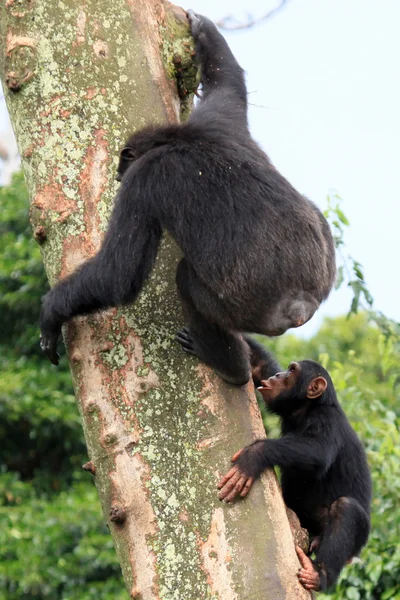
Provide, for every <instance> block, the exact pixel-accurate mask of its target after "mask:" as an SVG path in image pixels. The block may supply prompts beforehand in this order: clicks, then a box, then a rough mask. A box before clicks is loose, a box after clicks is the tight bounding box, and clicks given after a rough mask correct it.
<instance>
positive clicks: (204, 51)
mask: <svg viewBox="0 0 400 600" xmlns="http://www.w3.org/2000/svg"><path fill="white" fill-rule="evenodd" d="M186 14H187V17H188V19H189V23H190V28H191V31H192V35H193V38H194V41H195V46H196V59H197V62H198V63H199V64H200V69H201V84H202V97H201V100H200V102H199V105H198V106H197V107H196V110H194V111H193V113H192V115H191V116H190V118H189V121H190V122H192V123H201V125H202V127H203V126H207V127H211V128H213V127H214V125H215V126H216V127H219V128H220V129H221V126H222V125H223V124H224V123H225V124H229V123H230V124H231V133H232V134H234V133H237V132H238V129H242V126H244V128H245V130H246V131H247V90H246V83H245V79H244V71H243V69H242V68H241V66H240V65H239V63H238V62H237V60H236V58H235V57H234V55H233V53H232V50H231V49H230V48H229V46H228V44H227V42H226V40H225V39H224V37H223V35H222V34H221V33H220V32H219V31H218V29H217V27H216V26H215V24H214V23H213V22H212V21H211V20H210V19H208V18H207V17H204V16H202V15H199V14H196V13H195V12H194V11H192V10H188V11H187V13H186ZM232 127H233V128H232Z"/></svg>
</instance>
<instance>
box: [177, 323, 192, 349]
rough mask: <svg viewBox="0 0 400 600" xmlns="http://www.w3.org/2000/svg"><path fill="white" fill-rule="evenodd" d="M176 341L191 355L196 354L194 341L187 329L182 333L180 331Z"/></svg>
mask: <svg viewBox="0 0 400 600" xmlns="http://www.w3.org/2000/svg"><path fill="white" fill-rule="evenodd" d="M175 340H176V341H177V342H179V343H180V345H181V346H182V349H183V350H184V351H185V352H190V353H191V354H193V353H194V346H193V339H192V336H191V335H190V333H189V330H188V329H187V328H186V327H184V328H183V329H181V331H178V333H177V334H176V336H175Z"/></svg>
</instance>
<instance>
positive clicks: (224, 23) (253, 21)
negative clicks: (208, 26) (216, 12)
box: [216, 0, 289, 31]
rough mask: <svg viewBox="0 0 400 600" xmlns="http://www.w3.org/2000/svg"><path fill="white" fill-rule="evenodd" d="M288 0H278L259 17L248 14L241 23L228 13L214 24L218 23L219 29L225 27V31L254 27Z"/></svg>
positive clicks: (279, 9) (278, 9)
mask: <svg viewBox="0 0 400 600" xmlns="http://www.w3.org/2000/svg"><path fill="white" fill-rule="evenodd" d="M288 2H289V0H280V2H279V4H278V5H277V6H275V8H272V9H271V10H269V11H268V12H266V13H265V14H263V15H261V16H260V17H251V16H249V17H248V20H247V22H246V23H241V22H240V21H238V20H237V19H236V18H235V17H234V16H233V15H229V16H227V17H224V18H223V19H220V20H219V21H217V23H216V24H217V25H218V27H220V28H221V29H225V30H226V31H237V30H239V29H249V28H250V27H254V25H258V24H259V23H262V22H263V21H266V20H267V19H270V18H271V17H273V16H274V15H276V14H277V13H278V12H280V11H281V10H282V9H283V8H284V7H285V6H286V5H287V4H288Z"/></svg>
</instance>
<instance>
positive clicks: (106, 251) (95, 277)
mask: <svg viewBox="0 0 400 600" xmlns="http://www.w3.org/2000/svg"><path fill="white" fill-rule="evenodd" d="M151 200H152V198H147V197H146V188H145V186H144V185H143V179H142V178H141V177H140V175H139V176H138V175H136V173H135V170H134V169H131V172H130V173H127V174H126V176H125V177H124V180H123V182H122V184H121V188H120V191H119V193H118V197H117V199H116V203H115V206H114V210H113V213H112V215H111V219H110V223H109V227H108V231H107V233H106V236H105V238H104V242H103V244H102V247H101V249H100V251H99V252H98V254H97V255H96V256H94V257H93V258H92V259H90V260H88V261H87V262H85V263H84V264H83V265H82V266H81V267H79V268H78V269H77V270H76V271H75V272H74V273H72V275H70V276H69V277H67V278H65V279H63V280H61V281H60V282H59V283H57V285H56V286H55V287H54V288H52V289H51V290H50V291H49V292H48V293H47V294H46V296H45V297H44V299H43V305H42V310H41V314H40V326H41V347H42V350H43V351H44V352H45V354H46V355H47V356H48V357H49V359H50V360H51V362H52V363H53V364H58V355H57V351H56V347H57V340H58V337H59V335H60V332H61V325H62V324H63V323H64V322H65V321H68V320H69V319H70V318H71V317H73V316H75V315H83V314H87V313H90V312H93V311H95V310H98V309H101V308H108V307H110V306H117V305H120V304H126V303H128V302H132V301H133V300H134V299H135V297H136V296H137V294H138V293H139V292H140V290H141V287H142V285H143V283H144V281H145V279H146V278H147V277H148V275H149V273H150V270H151V268H152V266H153V263H154V260H155V258H156V255H157V250H158V246H159V241H160V238H161V233H162V230H161V227H160V225H159V223H158V221H157V220H155V219H154V218H152V216H151V215H150V214H149V212H148V211H149V207H150V206H151Z"/></svg>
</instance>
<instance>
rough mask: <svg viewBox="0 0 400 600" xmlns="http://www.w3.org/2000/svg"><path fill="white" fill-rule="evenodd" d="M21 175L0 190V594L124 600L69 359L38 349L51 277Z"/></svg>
mask: <svg viewBox="0 0 400 600" xmlns="http://www.w3.org/2000/svg"><path fill="white" fill-rule="evenodd" d="M28 210H29V205H28V198H27V193H26V187H25V184H24V181H23V177H22V175H21V174H17V175H15V176H14V179H13V181H12V184H11V186H9V187H8V188H0V257H1V258H0V366H1V386H0V448H1V452H0V600H37V599H39V600H41V599H46V600H47V599H48V600H59V599H62V600H91V599H96V600H98V599H99V598H101V600H103V599H105V600H108V599H109V600H111V599H112V600H119V599H121V600H122V599H123V600H125V599H126V597H127V594H126V592H125V588H124V584H123V582H122V577H121V575H120V568H119V565H118V562H117V559H116V556H115V552H114V549H113V545H112V541H111V536H110V535H109V534H108V531H107V528H106V526H105V524H104V519H103V516H102V514H101V509H100V504H99V501H98V499H97V494H96V490H95V488H94V485H93V482H92V481H91V480H90V479H91V476H90V475H89V474H88V473H85V472H83V471H82V470H81V465H82V464H83V463H84V462H86V461H87V456H86V453H85V445H84V441H83V433H82V428H81V425H80V419H79V415H78V409H77V406H76V403H75V399H74V396H73V390H72V384H71V378H70V374H69V370H68V366H67V363H66V361H65V360H64V361H62V362H61V366H60V367H59V368H57V369H56V368H55V367H52V366H50V364H49V362H48V361H47V360H46V359H45V358H44V357H42V355H41V353H40V349H39V339H38V335H39V330H38V315H39V310H40V297H41V296H42V295H43V293H44V292H45V291H46V290H47V288H48V284H47V282H46V276H45V273H44V269H43V265H42V260H41V256H40V250H39V247H38V246H37V244H36V242H35V241H34V240H33V238H32V231H31V228H30V226H29V221H28Z"/></svg>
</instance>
